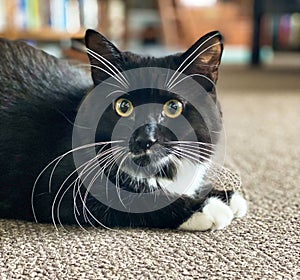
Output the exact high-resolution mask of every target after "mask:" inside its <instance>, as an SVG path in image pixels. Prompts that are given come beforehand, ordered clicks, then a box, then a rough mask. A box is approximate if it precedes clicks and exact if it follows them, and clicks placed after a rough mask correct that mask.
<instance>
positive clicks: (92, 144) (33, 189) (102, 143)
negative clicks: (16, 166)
mask: <svg viewBox="0 0 300 280" xmlns="http://www.w3.org/2000/svg"><path fill="white" fill-rule="evenodd" d="M121 142H124V141H123V140H116V141H107V142H97V143H91V144H86V145H83V146H80V147H76V148H74V149H72V150H70V151H68V152H66V153H64V154H63V155H60V156H58V157H57V158H55V159H53V160H52V161H51V162H50V163H48V164H47V165H46V166H45V167H44V169H43V170H42V171H41V172H40V173H39V175H38V176H37V177H36V179H35V181H34V183H33V187H32V192H31V209H32V213H33V218H34V220H35V222H36V223H37V222H38V220H37V217H36V213H35V209H34V193H35V190H36V187H37V183H38V181H39V180H40V178H41V177H42V175H43V174H44V173H45V171H46V170H47V169H48V168H49V167H50V166H51V165H53V164H54V163H55V162H58V163H59V162H60V161H61V160H62V159H63V158H64V157H66V156H67V155H69V154H71V153H73V152H76V151H79V150H82V149H87V148H91V147H95V146H101V145H105V144H113V143H121ZM57 165H58V164H55V167H54V170H55V169H56V167H57ZM53 173H54V172H51V174H52V176H53ZM51 178H52V177H50V180H51ZM49 193H51V183H49Z"/></svg>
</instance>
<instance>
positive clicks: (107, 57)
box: [85, 29, 122, 85]
mask: <svg viewBox="0 0 300 280" xmlns="http://www.w3.org/2000/svg"><path fill="white" fill-rule="evenodd" d="M85 45H86V48H87V54H88V57H89V60H90V64H91V71H92V78H93V81H94V84H95V85H97V84H99V83H101V82H102V81H103V80H105V79H107V78H108V77H109V76H110V75H114V73H115V72H116V69H115V68H117V69H119V70H121V61H122V55H121V52H120V51H119V50H118V48H117V47H116V46H115V45H114V44H113V43H111V42H110V41H109V40H108V39H106V38H105V37H104V36H103V35H102V34H100V33H98V32H97V31H95V30H92V29H88V30H87V31H86V33H85ZM108 73H109V74H108Z"/></svg>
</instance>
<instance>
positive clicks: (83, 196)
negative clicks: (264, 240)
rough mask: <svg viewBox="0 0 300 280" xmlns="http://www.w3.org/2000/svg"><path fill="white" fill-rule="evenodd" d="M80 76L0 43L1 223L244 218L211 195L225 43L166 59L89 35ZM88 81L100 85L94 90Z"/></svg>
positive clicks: (217, 40)
mask: <svg viewBox="0 0 300 280" xmlns="http://www.w3.org/2000/svg"><path fill="white" fill-rule="evenodd" d="M85 42H86V47H87V53H88V56H89V59H90V63H91V73H92V79H91V78H90V76H89V73H87V72H85V71H84V70H81V68H82V67H80V66H79V65H76V64H74V63H70V62H67V61H65V60H59V59H57V58H54V57H52V56H50V55H48V54H46V53H44V52H42V51H40V50H37V49H34V48H32V47H30V46H28V45H26V44H25V43H22V42H18V41H16V42H12V41H8V40H5V39H0V50H1V56H0V217H1V218H15V219H25V220H36V221H38V222H53V223H54V224H57V223H60V224H74V223H77V224H79V225H80V226H85V225H92V226H104V227H152V228H179V229H185V230H208V229H221V228H224V227H226V226H227V225H229V224H230V223H231V221H232V219H233V218H234V217H242V216H244V215H245V214H246V212H247V203H246V201H245V199H244V198H243V197H242V196H241V195H240V194H239V193H238V192H234V191H225V190H224V191H220V190H216V189H214V188H213V187H212V186H210V185H207V184H206V183H205V181H204V177H205V175H206V173H207V172H208V170H209V169H210V167H211V166H212V164H213V157H214V154H215V151H216V148H217V145H218V135H219V132H220V131H221V129H222V121H221V112H220V106H219V103H218V102H217V98H216V91H215V83H216V81H217V78H218V67H219V64H220V60H221V55H222V51H223V44H222V36H221V35H220V33H219V32H211V33H209V34H207V35H205V36H203V37H201V38H200V39H199V40H198V41H197V42H196V43H195V44H194V45H193V46H192V47H191V48H189V49H188V50H187V51H186V52H184V53H180V54H175V55H170V56H167V57H163V58H154V57H146V56H145V57H144V56H140V55H136V54H133V53H130V52H121V51H119V50H118V49H117V48H116V47H115V46H114V45H113V44H112V43H111V42H109V41H108V40H107V39H106V38H105V37H103V36H102V35H101V34H99V33H97V32H95V31H93V30H88V31H87V32H86V37H85ZM92 81H93V83H92Z"/></svg>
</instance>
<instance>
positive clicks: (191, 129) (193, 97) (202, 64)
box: [85, 30, 223, 179]
mask: <svg viewBox="0 0 300 280" xmlns="http://www.w3.org/2000/svg"><path fill="white" fill-rule="evenodd" d="M85 42H86V47H87V53H88V56H89V59H90V64H91V72H92V78H93V81H94V85H95V88H97V86H99V85H103V84H104V85H105V84H106V85H110V86H111V88H112V90H111V92H110V93H109V94H107V93H104V92H101V91H100V92H99V93H97V94H98V95H99V96H101V95H103V96H101V98H102V100H105V101H107V99H110V100H111V102H110V103H109V106H107V107H106V108H105V111H104V113H103V114H102V116H101V117H100V118H99V119H100V120H99V124H98V125H97V131H96V136H95V142H105V141H112V140H116V141H123V142H122V144H119V145H121V146H122V145H123V146H124V147H123V148H124V150H123V151H124V153H122V152H121V150H120V153H119V154H120V158H119V165H122V166H121V169H122V171H124V172H127V173H129V174H131V175H135V176H146V177H147V176H148V177H153V176H154V177H155V176H156V177H159V176H161V177H167V178H170V179H172V178H173V177H174V176H176V173H177V168H178V166H179V165H180V162H181V161H182V160H183V159H185V160H188V161H191V162H194V163H195V164H201V163H203V162H205V161H209V159H210V158H211V156H212V154H213V152H214V145H215V144H216V142H217V138H218V132H219V131H220V129H221V118H220V116H221V112H220V107H219V105H218V102H217V98H216V88H215V84H216V82H217V79H218V68H219V65H220V60H221V56H222V51H223V44H222V36H221V34H220V33H219V32H217V31H215V32H211V33H208V34H206V35H205V36H203V37H201V38H200V39H199V40H198V41H197V42H195V43H194V44H193V45H192V46H191V47H190V48H189V49H188V50H187V51H185V52H183V53H178V54H174V55H169V56H166V57H161V58H155V57H148V56H140V55H136V54H133V53H131V52H122V51H120V50H119V49H118V48H117V47H116V46H115V45H114V44H113V43H111V42H110V41H109V40H108V39H106V38H105V37H104V36H103V35H101V34H99V33H97V32H96V31H93V30H88V31H87V32H86V37H85ZM108 78H110V80H107V79H108ZM108 81H109V82H108ZM139 85H140V86H139ZM145 85H146V86H145ZM101 98H100V99H99V100H100V102H101ZM120 143H121V142H120ZM116 151H119V150H117V149H116ZM116 157H117V156H116Z"/></svg>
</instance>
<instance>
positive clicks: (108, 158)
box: [83, 148, 124, 215]
mask: <svg viewBox="0 0 300 280" xmlns="http://www.w3.org/2000/svg"><path fill="white" fill-rule="evenodd" d="M122 150H124V148H119V150H117V155H119V154H120V153H122ZM115 156H116V155H114V154H111V153H110V154H108V155H107V156H106V158H103V159H101V161H102V162H105V165H104V166H103V167H101V168H100V169H99V170H98V171H97V173H96V174H95V175H94V176H93V178H92V180H91V181H90V183H89V185H88V186H87V187H86V192H85V195H84V198H83V203H84V205H86V200H87V196H88V194H89V192H90V190H91V188H92V187H93V184H94V183H95V181H96V180H97V179H98V178H99V176H100V175H101V176H102V175H103V173H104V171H105V169H106V168H107V164H108V166H109V165H110V164H112V163H114V162H115ZM98 166H99V164H97V166H96V167H95V168H94V169H93V170H92V171H94V170H95V169H97V167H98ZM92 171H91V172H92ZM91 172H90V173H89V174H88V175H90V174H91ZM88 175H87V176H88ZM87 176H86V177H87ZM84 209H87V207H85V208H84ZM85 213H86V212H85V210H84V215H85Z"/></svg>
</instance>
